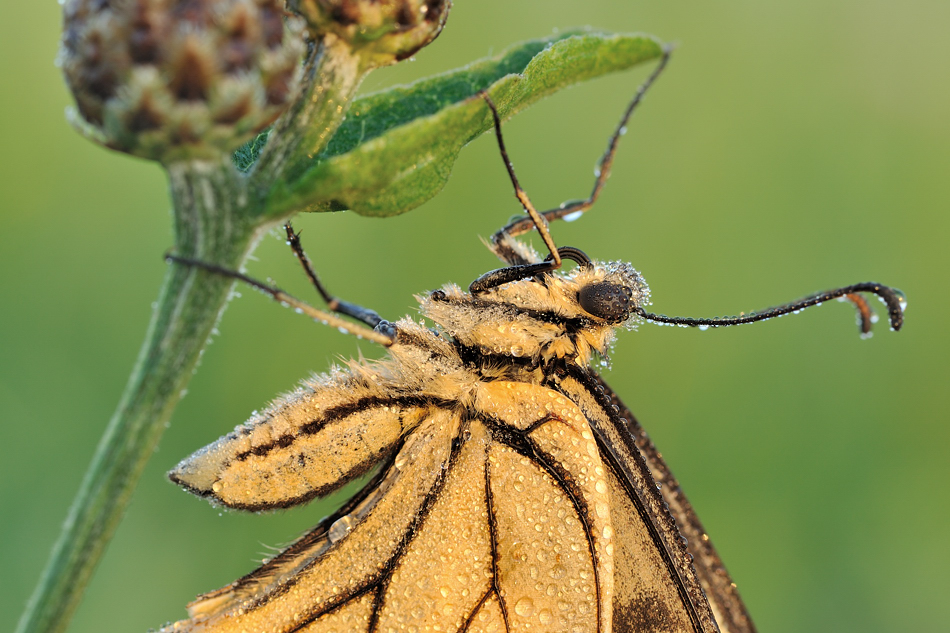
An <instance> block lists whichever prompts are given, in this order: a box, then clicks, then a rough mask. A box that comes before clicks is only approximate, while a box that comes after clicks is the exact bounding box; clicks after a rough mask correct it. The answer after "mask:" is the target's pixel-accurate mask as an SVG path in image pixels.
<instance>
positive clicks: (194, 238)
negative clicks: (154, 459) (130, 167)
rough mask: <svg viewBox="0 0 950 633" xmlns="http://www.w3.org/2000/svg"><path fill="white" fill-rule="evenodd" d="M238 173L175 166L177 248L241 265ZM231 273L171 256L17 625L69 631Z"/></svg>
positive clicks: (247, 231) (247, 233) (245, 230)
mask: <svg viewBox="0 0 950 633" xmlns="http://www.w3.org/2000/svg"><path fill="white" fill-rule="evenodd" d="M236 177H237V178H239V176H237V174H236V173H235V171H234V170H233V168H231V166H230V160H228V162H227V163H226V164H196V163H189V164H182V165H177V166H175V167H173V168H171V169H169V179H170V184H171V190H172V197H173V199H174V201H175V211H176V227H175V229H176V235H175V237H176V241H175V247H176V252H178V253H181V254H183V255H187V256H188V257H194V258H199V259H205V260H209V261H214V262H218V263H220V264H222V265H225V266H231V267H235V268H236V267H239V266H240V265H241V262H242V261H243V260H244V258H245V257H246V255H247V254H248V253H249V251H250V249H251V247H252V245H253V242H254V236H255V235H256V233H257V232H256V231H255V230H254V229H253V227H252V226H250V225H249V224H248V223H247V222H246V221H243V220H241V215H240V214H239V213H237V212H238V211H240V209H239V208H237V206H236V204H235V195H234V193H235V187H236V186H238V187H239V186H240V183H237V182H235V180H236ZM231 287H232V281H231V280H229V279H224V278H223V277H219V276H214V275H209V274H207V273H205V272H203V271H199V270H196V269H192V268H184V267H181V266H173V265H170V266H169V267H168V271H167V272H166V274H165V279H164V283H163V285H162V289H161V293H160V295H159V298H158V303H157V305H156V307H155V311H154V312H153V314H152V320H151V323H150V325H149V328H148V333H147V335H146V338H145V343H144V345H143V346H142V350H141V352H140V354H139V357H138V360H137V362H136V364H135V368H134V370H133V371H132V375H131V376H130V378H129V382H128V384H127V386H126V389H125V392H124V394H123V396H122V399H121V400H120V402H119V406H118V409H117V410H116V412H115V414H114V415H113V417H112V419H111V421H110V422H109V425H108V427H107V429H106V432H105V434H104V435H103V437H102V439H101V441H100V443H99V447H98V449H97V450H96V453H95V456H94V457H93V459H92V463H91V464H90V466H89V469H88V471H87V473H86V476H85V478H84V479H83V482H82V485H81V486H80V489H79V493H78V494H77V495H76V499H75V501H74V502H73V505H72V508H71V509H70V511H69V515H68V516H67V518H66V522H65V525H64V526H63V531H62V533H61V535H60V538H59V541H58V542H57V543H56V546H55V548H54V550H53V554H52V557H51V559H50V561H49V564H48V565H47V567H46V569H45V571H44V573H43V577H42V580H41V582H40V585H39V586H38V588H37V590H36V592H35V594H34V595H33V597H32V599H31V601H30V603H29V605H28V608H27V611H26V613H25V614H24V616H23V618H22V619H21V621H20V624H19V627H18V629H17V630H18V631H20V632H21V633H39V632H40V631H43V632H54V631H56V632H58V631H63V630H64V629H65V628H66V626H67V624H68V622H69V619H70V616H71V615H72V613H73V611H74V610H75V609H76V607H77V606H78V604H79V600H80V598H81V596H82V591H83V588H84V587H85V586H86V584H87V583H88V580H89V577H90V575H91V574H92V572H93V570H94V568H95V565H96V563H97V562H98V560H99V558H100V557H101V555H102V552H103V550H104V549H105V546H106V544H107V543H108V541H109V539H110V538H111V536H112V534H113V533H114V531H115V529H116V526H117V525H118V523H119V521H120V519H121V518H122V513H123V511H124V510H125V507H126V505H127V504H128V501H129V498H130V497H131V495H132V492H133V490H134V488H135V485H136V483H137V482H138V479H139V476H140V475H141V474H142V470H143V469H144V468H145V464H146V462H147V461H148V459H149V457H151V455H152V453H153V452H154V450H155V447H156V445H157V444H158V440H159V438H160V437H161V435H162V431H164V429H165V427H166V422H168V420H169V418H170V417H171V415H172V411H174V409H175V405H176V404H178V401H179V400H180V399H181V396H182V393H183V392H184V389H185V387H186V385H187V383H188V381H189V379H190V378H191V376H192V373H193V372H192V370H193V369H194V367H195V365H196V364H197V363H198V359H199V357H200V355H201V351H202V349H203V348H204V346H205V343H206V341H207V339H208V336H209V335H210V333H211V330H212V328H213V327H214V325H215V323H217V321H218V318H219V317H220V316H221V313H222V312H223V309H224V307H225V305H226V303H227V299H228V296H229V295H230V292H231Z"/></svg>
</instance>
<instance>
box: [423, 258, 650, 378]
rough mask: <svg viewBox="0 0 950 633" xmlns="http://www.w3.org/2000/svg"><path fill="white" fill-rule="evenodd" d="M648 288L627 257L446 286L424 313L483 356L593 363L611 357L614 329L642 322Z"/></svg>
mask: <svg viewBox="0 0 950 633" xmlns="http://www.w3.org/2000/svg"><path fill="white" fill-rule="evenodd" d="M649 294H650V290H649V288H648V286H647V285H646V282H644V280H643V277H642V276H641V275H640V273H639V272H637V271H636V270H634V269H633V267H632V266H630V264H627V263H624V262H590V263H585V264H583V265H580V266H576V267H575V268H573V269H572V270H570V271H568V272H566V273H562V272H560V271H555V272H551V273H544V274H542V275H538V276H536V277H529V278H527V279H521V280H518V281H513V282H510V283H506V284H502V285H500V286H497V287H495V288H491V289H489V290H487V291H485V292H482V293H479V294H478V295H474V296H473V295H471V294H469V293H466V292H463V291H462V290H461V289H460V288H459V287H458V286H455V285H452V284H450V285H446V286H444V287H443V288H441V289H440V290H436V291H434V292H432V293H430V294H428V295H426V296H423V297H420V298H419V299H420V302H421V304H422V306H421V307H422V312H423V314H425V315H426V316H427V317H429V318H430V319H432V320H433V321H435V322H436V323H437V324H438V325H439V326H441V328H442V330H443V331H444V332H445V333H446V334H447V335H448V336H450V337H451V338H452V339H454V340H455V341H456V342H457V343H459V344H461V345H462V346H464V347H466V348H469V349H472V350H473V351H475V352H477V353H479V354H481V355H485V356H499V355H500V356H507V357H522V358H525V359H528V360H532V361H534V362H535V363H538V364H543V363H548V362H551V361H554V360H560V359H564V360H568V361H571V362H576V363H578V364H582V365H587V364H588V363H589V362H590V360H591V358H592V357H593V355H594V354H595V353H596V354H599V355H601V356H605V355H606V353H607V350H608V348H609V346H610V343H611V342H612V341H613V336H614V331H615V330H616V329H617V328H618V327H631V326H633V325H635V324H636V316H635V314H634V311H635V310H636V308H638V307H639V306H642V305H646V304H648V303H649Z"/></svg>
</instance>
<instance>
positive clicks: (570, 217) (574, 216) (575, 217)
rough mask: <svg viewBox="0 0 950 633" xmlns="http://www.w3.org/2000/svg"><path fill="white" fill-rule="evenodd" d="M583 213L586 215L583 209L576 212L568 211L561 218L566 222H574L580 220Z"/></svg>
mask: <svg viewBox="0 0 950 633" xmlns="http://www.w3.org/2000/svg"><path fill="white" fill-rule="evenodd" d="M582 215H584V212H583V211H575V212H574V213H568V214H567V215H565V216H564V217H563V218H561V219H562V220H564V221H565V222H574V221H576V220H579V219H580V218H581V216H582Z"/></svg>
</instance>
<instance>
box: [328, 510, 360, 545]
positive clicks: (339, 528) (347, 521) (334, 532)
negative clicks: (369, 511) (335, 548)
mask: <svg viewBox="0 0 950 633" xmlns="http://www.w3.org/2000/svg"><path fill="white" fill-rule="evenodd" d="M353 523H354V521H353V517H351V516H350V515H348V514H347V515H345V516H341V517H340V518H339V519H337V520H336V521H334V522H333V525H331V526H330V529H329V530H327V538H329V539H330V542H331V543H336V542H337V541H339V540H340V539H342V538H343V537H344V536H346V535H347V534H349V533H350V530H352V529H353Z"/></svg>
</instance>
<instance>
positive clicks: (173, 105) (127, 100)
mask: <svg viewBox="0 0 950 633" xmlns="http://www.w3.org/2000/svg"><path fill="white" fill-rule="evenodd" d="M303 28H304V27H303V24H302V22H301V21H300V19H299V18H296V17H289V18H288V17H287V14H286V11H284V0H122V1H121V2H117V1H114V0H66V2H65V7H64V25H63V41H62V48H61V53H60V60H59V61H60V64H61V66H62V68H63V72H64V74H65V75H66V81H67V83H68V84H69V87H70V89H71V90H72V92H73V96H74V97H75V99H76V110H77V111H74V112H73V116H72V118H73V121H74V122H75V123H76V124H77V126H78V127H79V128H80V129H81V130H82V131H83V132H84V133H86V134H87V135H88V136H91V137H92V138H94V139H95V140H97V141H98V142H100V143H102V144H103V145H105V146H107V147H110V148H112V149H116V150H119V151H122V152H127V153H129V154H134V155H136V156H141V157H144V158H150V159H154V160H159V161H162V162H164V163H168V162H173V161H175V160H178V159H182V158H196V157H197V158H202V157H208V158H211V157H216V156H220V155H221V154H225V153H228V152H230V151H232V150H233V149H235V148H237V147H238V146H240V145H241V144H242V143H244V142H245V141H247V140H248V139H250V138H251V137H252V136H253V135H254V134H256V133H258V132H260V131H261V130H262V129H264V128H265V127H267V126H268V125H270V124H271V123H272V122H273V121H274V120H275V119H276V118H277V117H278V116H280V114H281V113H282V112H283V111H284V110H285V109H286V108H287V107H288V106H289V105H290V103H291V102H292V100H293V99H294V98H295V96H296V92H297V86H298V83H299V80H300V75H301V60H302V58H303V55H304V52H305V48H306V45H305V41H304V34H303Z"/></svg>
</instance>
